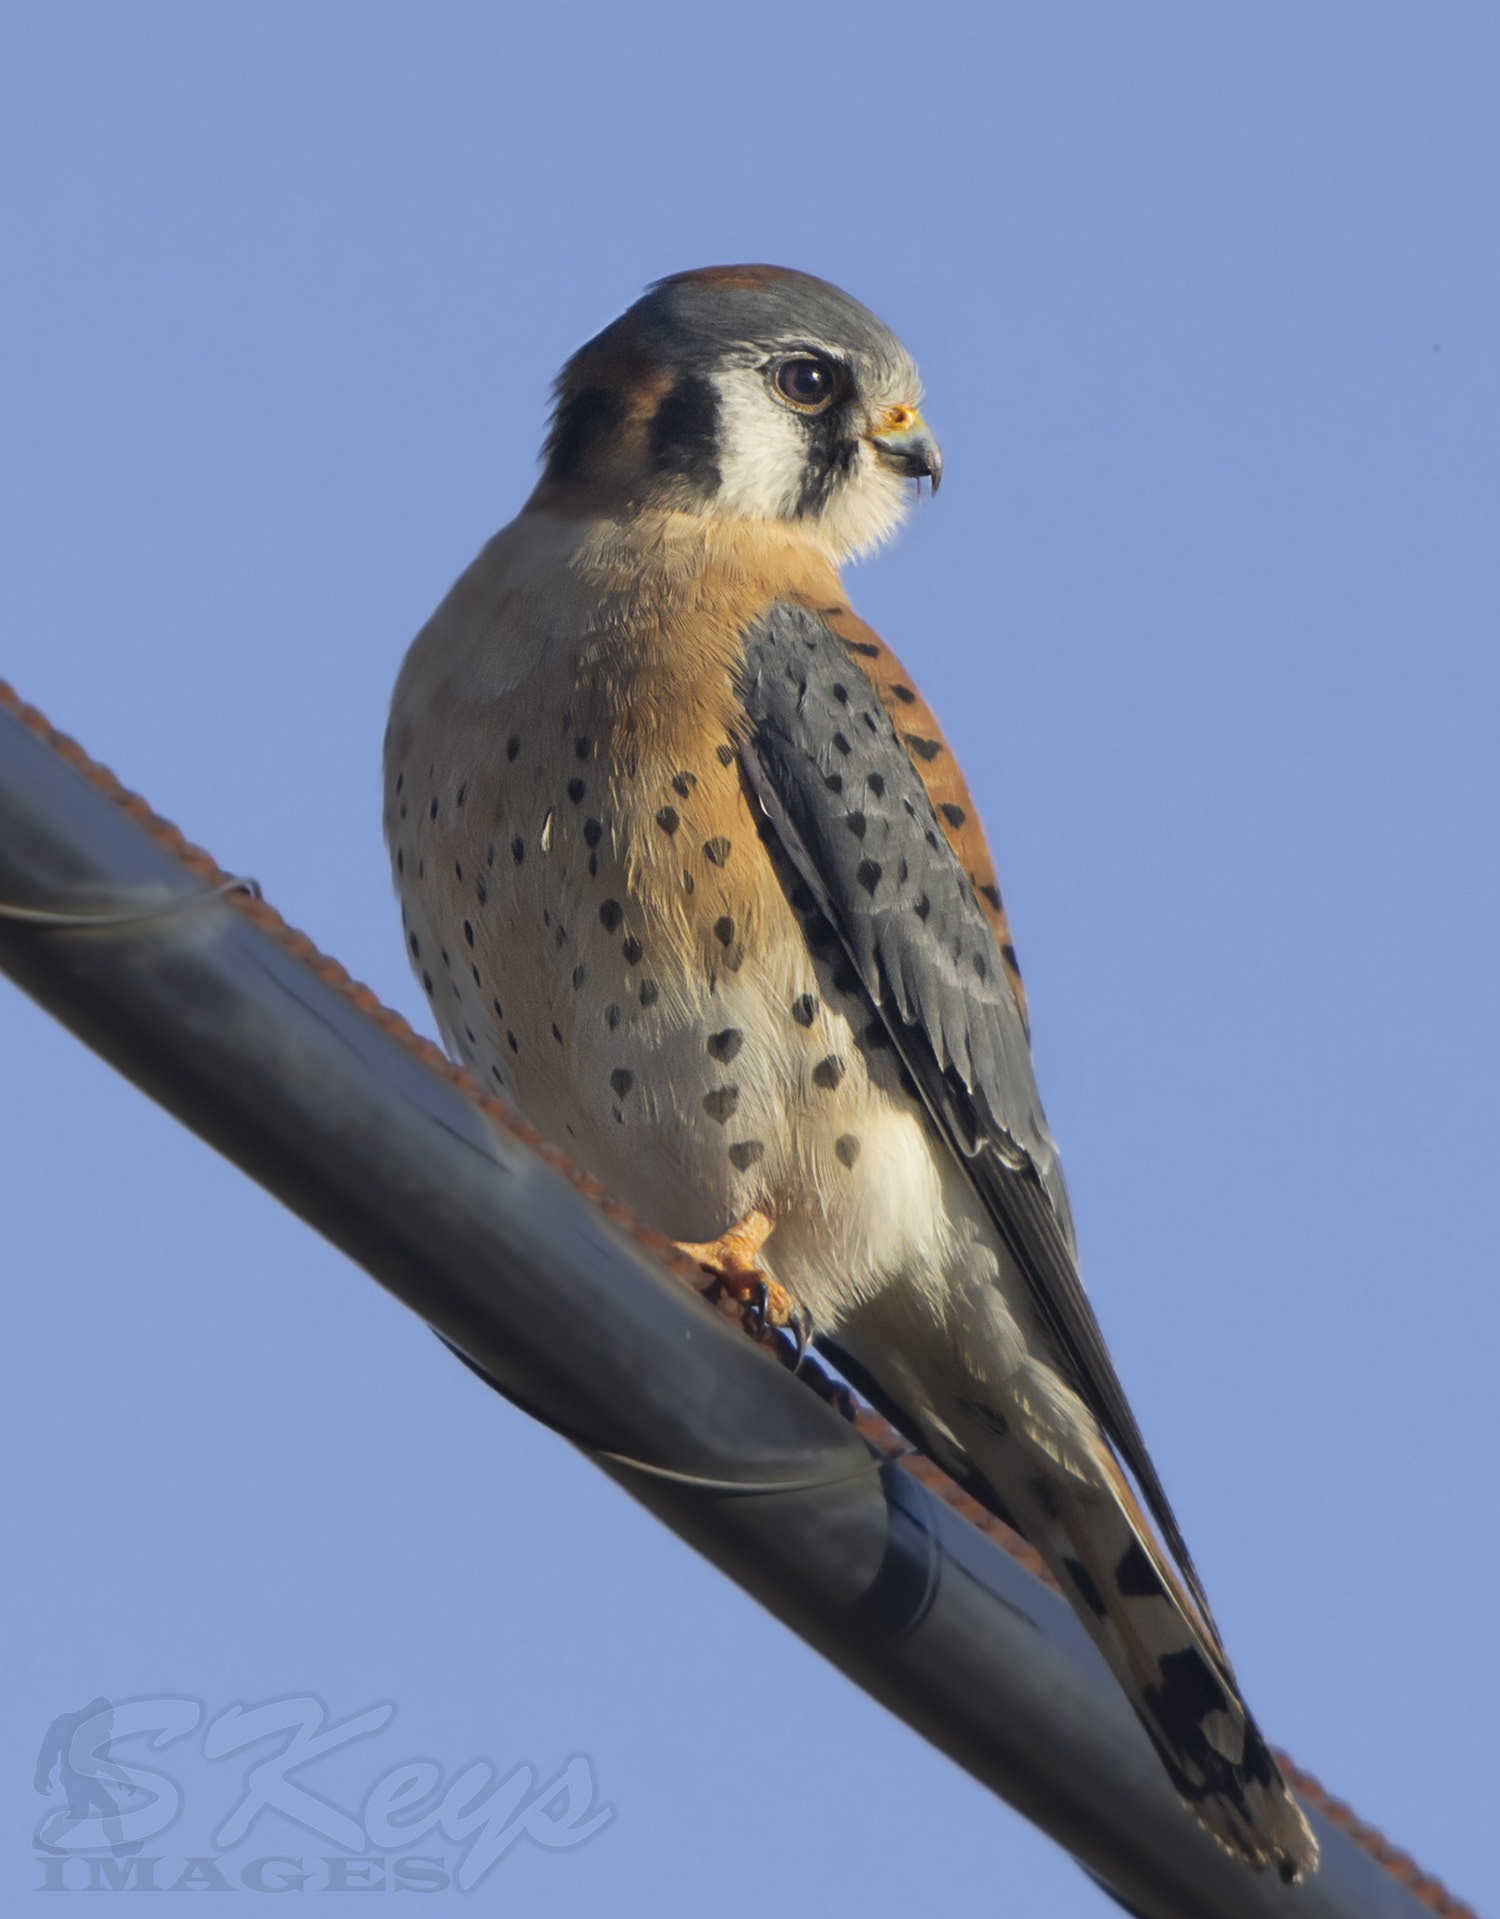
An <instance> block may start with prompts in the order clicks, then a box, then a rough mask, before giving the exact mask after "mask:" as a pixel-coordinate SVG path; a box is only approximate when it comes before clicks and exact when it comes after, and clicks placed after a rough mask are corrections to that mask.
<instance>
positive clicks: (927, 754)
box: [901, 733, 943, 760]
mask: <svg viewBox="0 0 1500 1919" xmlns="http://www.w3.org/2000/svg"><path fill="white" fill-rule="evenodd" d="M901 737H902V739H903V740H905V741H906V744H907V746H908V748H909V749H910V750H911V751H912V752H913V753H915V754H916V756H917V758H918V759H919V760H935V759H936V758H937V756H938V754H939V753H941V752H942V750H943V742H942V741H941V740H924V739H923V738H922V735H921V734H920V733H903V734H902V735H901Z"/></svg>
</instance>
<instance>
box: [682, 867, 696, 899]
mask: <svg viewBox="0 0 1500 1919" xmlns="http://www.w3.org/2000/svg"><path fill="white" fill-rule="evenodd" d="M696 884H697V881H696V880H695V879H694V878H693V876H692V874H691V873H690V872H689V871H688V870H687V868H686V867H685V866H684V867H683V869H682V890H683V892H684V893H691V892H692V890H693V888H694V886H696Z"/></svg>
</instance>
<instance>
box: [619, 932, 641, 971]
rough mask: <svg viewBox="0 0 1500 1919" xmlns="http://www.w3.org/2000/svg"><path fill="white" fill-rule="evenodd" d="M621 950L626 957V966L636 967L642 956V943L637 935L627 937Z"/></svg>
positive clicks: (632, 934)
mask: <svg viewBox="0 0 1500 1919" xmlns="http://www.w3.org/2000/svg"><path fill="white" fill-rule="evenodd" d="M620 950H621V952H623V953H624V955H625V964H626V965H627V966H634V965H635V963H636V961H637V960H638V959H639V958H640V956H641V952H642V947H641V943H640V941H639V940H638V939H637V938H636V936H635V934H634V933H631V934H630V935H629V936H628V937H627V939H626V941H625V944H624V946H623V947H621V949H620Z"/></svg>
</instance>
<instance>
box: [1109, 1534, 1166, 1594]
mask: <svg viewBox="0 0 1500 1919" xmlns="http://www.w3.org/2000/svg"><path fill="white" fill-rule="evenodd" d="M1115 1584H1116V1586H1118V1587H1119V1589H1120V1591H1121V1592H1122V1593H1123V1594H1124V1595H1125V1597H1126V1598H1127V1599H1157V1598H1160V1597H1161V1596H1162V1592H1163V1588H1162V1583H1161V1575H1160V1574H1159V1573H1158V1572H1157V1570H1156V1568H1155V1567H1154V1566H1153V1565H1152V1564H1151V1556H1150V1554H1149V1553H1148V1552H1147V1551H1146V1549H1145V1547H1144V1546H1143V1545H1142V1544H1141V1542H1140V1541H1139V1540H1138V1539H1133V1540H1131V1542H1130V1544H1129V1545H1128V1546H1127V1547H1126V1548H1125V1550H1124V1552H1123V1553H1121V1555H1120V1558H1119V1563H1118V1564H1117V1565H1116V1567H1115Z"/></svg>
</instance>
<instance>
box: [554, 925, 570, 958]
mask: <svg viewBox="0 0 1500 1919" xmlns="http://www.w3.org/2000/svg"><path fill="white" fill-rule="evenodd" d="M552 939H553V943H554V944H555V945H556V946H557V948H558V950H559V951H561V949H562V948H563V947H564V946H566V945H567V943H568V929H567V927H566V926H564V925H563V923H562V921H561V920H559V921H558V923H557V931H556V932H555V933H554V934H553V935H552Z"/></svg>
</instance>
